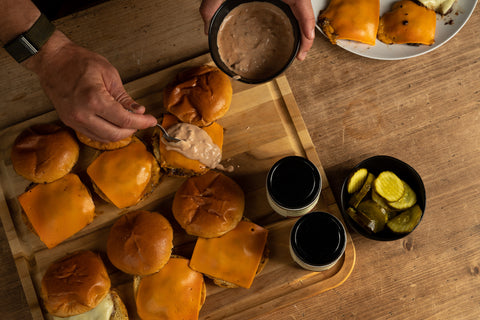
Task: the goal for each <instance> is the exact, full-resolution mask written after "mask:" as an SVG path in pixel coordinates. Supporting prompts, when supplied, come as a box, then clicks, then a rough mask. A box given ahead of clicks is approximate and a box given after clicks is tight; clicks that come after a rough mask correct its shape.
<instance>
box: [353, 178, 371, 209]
mask: <svg viewBox="0 0 480 320" xmlns="http://www.w3.org/2000/svg"><path fill="white" fill-rule="evenodd" d="M374 180H375V176H374V175H373V174H371V173H368V175H367V179H365V182H364V183H363V186H362V188H360V190H358V191H357V192H355V193H354V194H353V195H352V197H351V198H350V200H349V202H348V203H349V204H350V205H351V206H352V207H353V208H355V209H356V208H357V207H358V204H359V203H360V202H361V201H362V200H363V198H365V196H366V195H367V193H368V192H369V191H370V190H371V189H372V184H373V181H374Z"/></svg>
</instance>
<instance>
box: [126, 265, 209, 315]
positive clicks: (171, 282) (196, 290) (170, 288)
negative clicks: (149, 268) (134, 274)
mask: <svg viewBox="0 0 480 320" xmlns="http://www.w3.org/2000/svg"><path fill="white" fill-rule="evenodd" d="M188 261H189V260H188V259H184V258H173V257H172V258H170V260H169V261H168V262H167V264H166V265H165V266H164V267H163V268H162V269H160V271H158V272H157V273H154V274H152V275H149V276H146V277H143V278H142V279H141V280H140V283H139V285H138V289H137V292H136V295H135V302H136V305H137V313H138V315H139V316H140V318H141V319H142V320H150V319H151V320H153V319H155V320H167V319H170V320H176V319H183V320H196V319H198V314H199V311H200V308H201V306H202V303H203V299H202V298H203V295H204V293H205V292H204V286H205V283H204V280H203V275H202V274H201V273H199V272H196V271H194V270H192V269H190V267H189V266H188Z"/></svg>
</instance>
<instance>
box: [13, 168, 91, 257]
mask: <svg viewBox="0 0 480 320" xmlns="http://www.w3.org/2000/svg"><path fill="white" fill-rule="evenodd" d="M18 201H19V202H20V205H21V206H22V208H23V210H24V211H25V214H26V215H27V217H28V220H29V221H30V224H31V225H32V227H33V229H34V230H35V232H36V233H37V235H38V236H39V237H40V240H42V242H43V243H45V245H46V246H47V247H48V248H53V247H55V246H56V245H58V244H59V243H60V242H62V241H63V240H65V239H67V238H69V237H70V236H72V235H74V234H75V233H77V232H78V231H80V230H81V229H83V228H84V227H85V226H86V225H87V224H89V223H90V222H92V220H93V218H94V216H95V205H94V203H93V200H92V197H91V196H90V193H89V192H88V189H87V188H86V187H85V185H84V184H83V183H82V182H81V181H80V179H79V178H78V176H77V175H75V174H73V173H69V174H67V175H66V176H64V177H63V178H60V179H59V180H56V181H54V182H50V183H46V184H38V185H36V186H35V187H33V188H32V189H30V190H28V191H27V192H25V193H23V194H21V195H20V196H19V197H18Z"/></svg>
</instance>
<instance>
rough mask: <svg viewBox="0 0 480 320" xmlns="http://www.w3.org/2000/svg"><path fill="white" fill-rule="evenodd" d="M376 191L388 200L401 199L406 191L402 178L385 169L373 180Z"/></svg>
mask: <svg viewBox="0 0 480 320" xmlns="http://www.w3.org/2000/svg"><path fill="white" fill-rule="evenodd" d="M373 186H374V188H375V191H376V192H377V193H378V194H379V195H380V196H381V197H383V198H384V199H385V200H387V201H388V202H394V201H398V200H400V198H401V197H402V196H403V193H404V191H405V190H404V187H403V183H402V180H400V178H399V177H397V175H396V174H395V173H393V172H391V171H383V172H381V173H380V174H379V175H378V177H377V178H376V179H375V181H374V182H373Z"/></svg>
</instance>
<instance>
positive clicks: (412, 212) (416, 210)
mask: <svg viewBox="0 0 480 320" xmlns="http://www.w3.org/2000/svg"><path fill="white" fill-rule="evenodd" d="M421 217H422V209H420V206H419V205H418V204H416V205H414V206H413V207H411V208H410V209H408V210H405V211H404V212H402V213H400V214H399V215H398V216H396V217H395V218H393V219H392V220H390V221H388V222H387V226H388V228H389V229H390V230H392V231H393V232H395V233H409V232H411V231H412V230H413V229H414V228H415V226H416V225H417V224H418V223H419V222H420V218H421Z"/></svg>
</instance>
